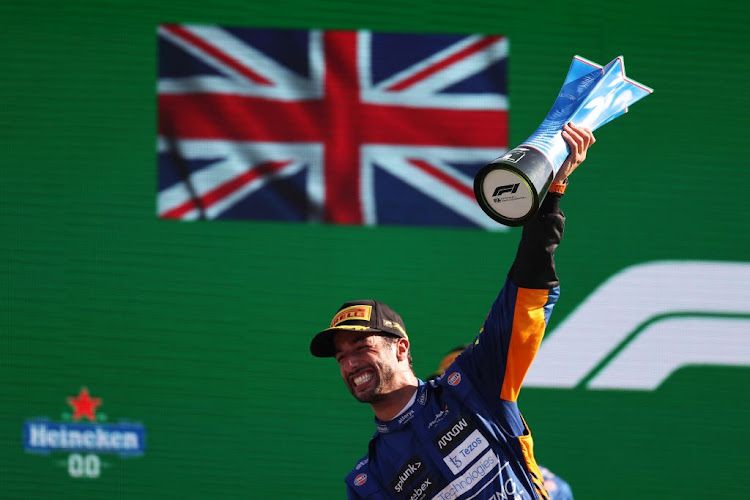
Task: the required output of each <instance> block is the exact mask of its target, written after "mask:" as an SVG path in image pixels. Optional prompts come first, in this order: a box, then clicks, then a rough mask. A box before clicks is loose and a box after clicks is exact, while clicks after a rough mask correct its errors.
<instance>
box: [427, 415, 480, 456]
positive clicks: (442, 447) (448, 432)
mask: <svg viewBox="0 0 750 500" xmlns="http://www.w3.org/2000/svg"><path fill="white" fill-rule="evenodd" d="M475 430H476V427H475V426H474V425H473V423H472V422H471V420H469V418H468V417H464V416H462V415H459V416H458V417H457V418H456V419H455V420H453V421H452V422H451V423H449V424H448V426H447V427H446V428H445V429H443V430H442V431H441V432H440V434H438V436H437V437H436V438H435V439H434V440H433V443H434V444H435V446H436V447H437V449H438V450H439V451H440V454H441V455H442V456H443V457H446V456H447V455H448V451H450V450H453V448H455V447H456V446H458V444H459V443H461V442H462V441H464V440H465V439H466V438H468V437H469V434H471V433H472V432H473V431H475Z"/></svg>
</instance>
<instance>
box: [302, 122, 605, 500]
mask: <svg viewBox="0 0 750 500" xmlns="http://www.w3.org/2000/svg"><path fill="white" fill-rule="evenodd" d="M563 137H564V138H565V140H566V141H567V143H568V145H569V147H570V155H569V156H568V158H567V159H566V160H565V162H564V163H563V165H562V166H561V167H560V170H559V171H558V173H557V175H556V176H555V179H554V180H553V182H552V186H551V188H550V191H549V193H548V194H547V196H546V198H545V199H544V202H543V203H542V206H541V207H540V209H539V212H538V214H537V216H536V218H535V219H534V220H532V221H531V222H529V223H528V224H527V225H526V226H525V227H524V229H523V233H522V236H521V242H520V244H519V247H518V251H517V253H516V258H515V261H514V262H513V265H512V266H511V268H510V272H509V273H508V276H507V278H506V280H505V284H504V286H503V288H502V290H501V291H500V294H499V296H498V297H497V299H496V300H495V302H494V303H493V305H492V307H491V308H490V311H489V313H488V315H487V318H486V319H485V322H484V325H483V327H482V329H481V330H480V332H479V334H478V335H477V337H476V339H475V340H474V342H473V343H472V344H471V345H470V346H469V347H467V348H466V349H465V350H464V351H463V352H462V353H461V354H460V355H459V356H458V357H457V358H456V359H455V361H454V362H453V363H452V364H451V365H450V366H448V368H447V369H446V370H445V373H444V374H443V375H442V376H440V377H438V378H436V379H434V380H430V381H428V382H426V383H425V382H423V381H422V380H420V379H418V378H417V376H416V375H415V374H414V371H413V369H412V366H411V353H410V350H409V337H408V336H407V333H406V327H405V326H404V322H403V321H402V319H401V317H400V316H399V315H398V314H396V312H395V311H393V310H392V309H391V308H390V307H388V306H387V305H386V304H383V303H382V302H378V301H376V300H356V301H352V302H346V303H345V304H343V305H342V306H341V307H340V308H339V310H338V311H337V313H336V314H335V316H334V317H333V320H332V321H331V324H330V326H329V327H328V328H327V329H325V330H323V331H322V332H320V333H318V334H317V335H316V336H315V337H314V338H313V340H312V342H311V344H310V352H311V353H312V354H313V355H314V356H318V357H335V358H336V361H337V362H338V364H339V369H340V371H341V377H342V379H343V380H344V382H345V384H346V386H347V387H348V389H349V391H350V392H351V393H352V395H353V396H354V397H355V398H356V399H357V400H358V401H360V402H363V403H368V404H369V405H370V406H371V407H372V409H373V412H374V413H375V420H376V426H377V432H376V433H375V436H374V437H373V438H372V440H371V441H370V444H369V447H368V453H367V455H366V456H365V457H363V459H362V460H360V461H359V463H358V464H357V465H356V467H355V468H354V470H352V471H351V473H349V475H348V476H347V477H346V483H347V494H348V496H349V498H370V499H388V498H396V499H409V500H423V499H428V498H432V499H438V500H454V499H469V498H471V499H477V500H480V499H500V498H502V499H518V500H520V499H524V500H525V499H549V493H548V492H547V491H546V489H545V487H544V481H543V478H542V474H541V472H540V470H539V467H538V466H537V464H536V460H535V458H534V450H533V441H532V439H531V433H530V431H529V428H528V426H527V425H526V422H525V421H524V420H523V417H522V416H521V413H520V412H519V409H518V405H517V403H516V401H517V398H518V393H519V391H520V389H521V384H522V383H523V379H524V377H525V376H526V372H527V371H528V369H529V366H530V365H531V362H532V360H533V359H534V356H535V354H536V352H537V350H538V348H539V345H540V344H541V341H542V336H543V335H544V330H545V328H546V325H547V321H548V320H549V315H550V313H551V312H552V308H553V306H554V304H555V302H556V301H557V298H558V296H559V282H558V278H557V273H556V271H555V262H554V252H555V249H556V248H557V246H558V244H559V243H560V240H561V238H562V233H563V228H564V225H565V217H564V215H563V214H562V212H561V211H560V208H559V203H560V199H561V198H562V195H563V192H564V191H565V187H566V184H567V180H568V176H569V175H570V174H571V173H572V172H573V171H574V170H575V169H576V168H577V167H578V165H580V164H581V162H583V161H584V159H585V158H586V152H587V151H588V148H589V146H591V144H593V143H594V136H593V134H592V133H591V131H589V130H587V129H583V128H578V127H575V126H572V125H566V126H565V128H564V129H563Z"/></svg>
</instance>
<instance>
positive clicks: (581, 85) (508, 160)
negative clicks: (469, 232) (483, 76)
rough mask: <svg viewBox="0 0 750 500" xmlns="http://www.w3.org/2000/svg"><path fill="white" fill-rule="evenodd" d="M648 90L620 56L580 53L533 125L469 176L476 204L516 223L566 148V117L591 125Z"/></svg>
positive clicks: (524, 218)
mask: <svg viewBox="0 0 750 500" xmlns="http://www.w3.org/2000/svg"><path fill="white" fill-rule="evenodd" d="M651 92H653V89H651V88H649V87H646V86H645V85H642V84H640V83H638V82H636V81H634V80H631V79H630V78H627V77H626V76H625V63H624V62H623V58H622V56H620V57H618V58H616V59H615V60H613V61H612V62H610V63H609V64H607V65H606V66H604V67H602V66H600V65H598V64H596V63H594V62H591V61H589V60H587V59H584V58H583V57H580V56H575V57H574V58H573V63H572V64H571V65H570V69H569V70H568V76H567V77H565V83H563V86H562V89H561V90H560V94H559V95H558V96H557V100H556V101H555V103H554V104H553V105H552V109H551V110H550V112H549V113H548V114H547V117H546V118H545V119H544V121H543V122H542V124H541V125H540V126H539V128H538V129H537V130H536V132H534V133H533V134H532V135H531V136H530V137H529V138H528V139H526V141H525V142H524V143H523V144H521V145H520V146H518V147H516V148H513V149H511V150H510V151H508V152H507V153H505V154H504V155H502V156H501V157H499V158H498V159H496V160H495V161H493V162H492V163H490V164H488V165H485V166H484V167H483V168H482V169H481V170H480V171H479V172H478V173H477V175H476V176H475V178H474V196H475V197H476V199H477V201H478V202H479V206H480V207H482V210H484V212H485V213H486V214H487V215H489V216H490V217H491V218H492V219H494V220H496V221H497V222H500V223H501V224H505V225H506V226H521V225H523V224H525V223H526V222H528V221H529V220H531V219H532V218H533V217H534V216H535V215H536V213H537V210H538V209H539V205H540V204H541V203H542V201H543V200H544V197H545V196H546V194H547V190H548V189H549V186H550V184H551V183H552V179H554V177H555V175H556V174H557V171H558V170H559V169H560V166H561V165H562V164H563V162H564V161H565V158H567V156H568V154H569V152H570V149H569V148H568V145H567V143H566V142H565V140H564V139H563V138H562V128H563V126H564V125H565V124H566V123H568V122H571V123H573V124H575V125H578V126H582V127H586V128H589V129H591V130H592V131H593V130H596V129H597V128H599V127H601V126H602V125H604V124H605V123H607V122H610V121H612V120H614V119H615V118H617V117H618V116H620V115H622V114H624V113H626V112H627V111H628V106H630V105H631V104H633V103H635V102H636V101H638V100H640V99H642V98H643V97H645V96H647V95H648V94H650V93H651Z"/></svg>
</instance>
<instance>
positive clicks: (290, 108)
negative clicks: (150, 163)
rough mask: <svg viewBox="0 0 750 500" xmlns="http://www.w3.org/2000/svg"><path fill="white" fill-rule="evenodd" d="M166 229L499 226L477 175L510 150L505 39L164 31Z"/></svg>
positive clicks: (161, 191)
mask: <svg viewBox="0 0 750 500" xmlns="http://www.w3.org/2000/svg"><path fill="white" fill-rule="evenodd" d="M158 46H159V79H158V109H159V124H158V134H159V137H158V141H157V152H158V165H159V167H158V168H159V175H158V194H157V210H158V215H159V217H162V218H166V219H266V220H287V221H317V222H328V223H336V224H366V225H375V224H409V225H420V226H469V227H472V226H473V227H484V228H488V229H498V228H500V227H501V226H498V224H497V223H496V222H494V221H492V220H491V219H489V218H488V217H487V216H486V215H485V214H484V212H482V210H481V209H480V208H479V206H478V205H477V202H476V200H475V199H474V194H473V187H472V186H473V178H474V174H475V173H476V172H477V171H478V170H479V169H480V168H481V167H482V166H484V165H485V164H486V163H489V162H490V161H492V160H494V159H495V158H497V157H498V156H499V155H501V154H502V153H504V152H505V151H506V150H507V143H508V139H507V137H508V132H507V122H508V119H507V113H508V100H507V56H508V41H507V39H506V38H505V37H503V36H498V35H445V34H396V33H378V32H372V31H366V30H361V31H320V30H286V29H259V28H227V27H219V26H206V25H162V26H159V28H158Z"/></svg>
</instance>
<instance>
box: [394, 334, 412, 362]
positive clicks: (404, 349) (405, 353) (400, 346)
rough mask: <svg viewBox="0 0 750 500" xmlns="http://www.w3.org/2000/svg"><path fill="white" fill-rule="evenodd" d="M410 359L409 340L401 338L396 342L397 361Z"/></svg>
mask: <svg viewBox="0 0 750 500" xmlns="http://www.w3.org/2000/svg"><path fill="white" fill-rule="evenodd" d="M408 357H409V339H404V338H400V339H398V342H396V359H398V360H399V361H403V360H405V359H408Z"/></svg>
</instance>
